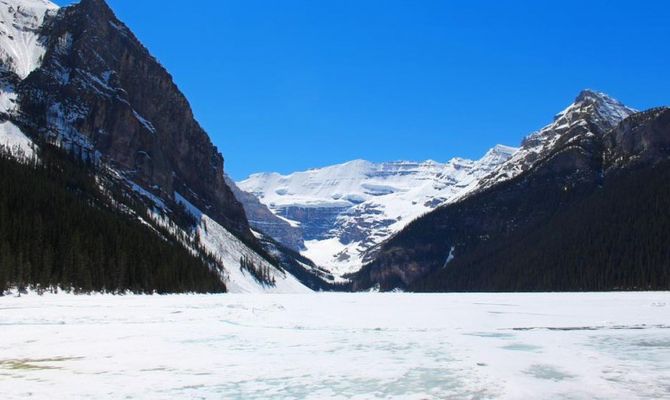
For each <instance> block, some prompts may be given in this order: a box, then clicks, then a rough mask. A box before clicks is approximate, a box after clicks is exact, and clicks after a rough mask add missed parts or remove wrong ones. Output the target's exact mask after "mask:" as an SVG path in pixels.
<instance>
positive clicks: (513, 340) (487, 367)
mask: <svg viewBox="0 0 670 400" xmlns="http://www.w3.org/2000/svg"><path fill="white" fill-rule="evenodd" d="M669 311H670V294H669V293H602V294H446V295H416V294H370V293H368V294H308V295H261V296H258V295H217V296H166V297H137V296H121V297H111V296H81V297H75V296H70V295H62V294H61V295H56V296H54V295H47V296H45V297H38V296H36V295H29V296H23V297H20V298H17V297H4V298H0V393H2V394H3V398H4V399H13V398H28V397H29V396H32V398H43V399H47V398H48V399H52V398H67V399H73V398H88V399H100V398H113V399H116V398H143V399H178V398H179V399H182V398H198V399H200V398H205V399H350V398H351V399H382V398H383V399H638V398H639V399H642V398H654V399H659V398H668V397H669V396H670V319H668V315H670V314H669Z"/></svg>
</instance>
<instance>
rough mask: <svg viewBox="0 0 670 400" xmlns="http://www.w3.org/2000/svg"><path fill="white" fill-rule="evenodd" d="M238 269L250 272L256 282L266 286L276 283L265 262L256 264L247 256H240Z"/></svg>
mask: <svg viewBox="0 0 670 400" xmlns="http://www.w3.org/2000/svg"><path fill="white" fill-rule="evenodd" d="M240 271H242V272H244V271H246V272H248V273H250V274H251V276H253V277H254V279H256V281H258V283H261V284H263V285H266V286H275V284H276V283H277V282H276V280H275V277H274V275H273V274H272V271H271V270H270V267H269V266H268V265H267V264H265V265H256V264H254V262H253V260H252V259H251V258H249V257H247V256H242V257H240Z"/></svg>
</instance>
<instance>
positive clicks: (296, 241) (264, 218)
mask: <svg viewBox="0 0 670 400" xmlns="http://www.w3.org/2000/svg"><path fill="white" fill-rule="evenodd" d="M226 183H227V184H228V186H229V187H230V188H231V189H232V191H233V194H235V197H236V198H237V200H238V201H239V202H240V203H242V205H243V206H244V211H245V213H246V215H247V219H248V220H249V224H250V225H251V227H252V228H253V229H254V230H256V231H258V232H262V233H264V234H266V235H268V236H270V237H271V238H273V239H274V240H276V241H277V242H279V243H280V244H281V245H283V246H285V247H287V248H289V249H290V250H293V251H295V252H299V251H300V250H302V249H303V248H304V247H305V242H304V241H303V233H302V229H301V228H300V227H299V226H294V225H291V224H290V223H289V222H288V221H285V220H283V219H281V218H279V217H277V216H276V215H274V214H273V213H272V211H270V209H269V208H268V207H267V206H266V205H265V204H263V203H261V202H260V201H259V200H258V199H257V198H256V196H254V195H253V194H251V193H247V192H245V191H243V190H241V189H240V188H239V187H238V186H237V185H236V184H235V182H234V181H233V180H232V179H230V178H229V177H228V176H226Z"/></svg>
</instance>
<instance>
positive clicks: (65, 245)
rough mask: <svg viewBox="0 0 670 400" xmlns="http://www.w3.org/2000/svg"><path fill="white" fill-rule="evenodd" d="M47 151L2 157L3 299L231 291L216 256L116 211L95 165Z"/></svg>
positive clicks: (0, 237)
mask: <svg viewBox="0 0 670 400" xmlns="http://www.w3.org/2000/svg"><path fill="white" fill-rule="evenodd" d="M44 147H45V149H44V150H42V151H40V157H39V162H38V161H35V160H28V159H24V160H23V162H22V163H18V162H17V161H16V160H15V158H14V157H11V156H9V154H8V152H7V151H6V149H3V150H2V151H0V294H2V293H4V292H5V291H6V290H8V289H10V288H16V287H18V288H20V289H33V290H37V291H54V290H58V289H60V290H66V291H73V292H76V293H89V292H106V293H125V292H133V293H161V294H163V293H181V292H198V293H205V292H206V293H210V292H224V291H225V290H226V288H225V284H224V283H223V282H222V280H221V270H220V267H217V265H219V264H218V263H216V262H214V261H213V260H214V259H213V257H211V256H207V255H198V256H196V255H193V252H191V251H189V250H187V249H186V248H185V247H184V246H183V245H181V244H180V243H179V242H178V241H177V240H176V239H174V238H173V237H172V236H171V234H170V233H169V232H167V231H161V228H160V227H157V226H152V227H148V226H146V225H144V224H143V223H141V222H140V221H139V220H138V217H137V215H145V214H141V210H140V212H138V213H136V215H134V216H133V215H131V214H126V213H121V212H119V211H118V210H117V209H115V208H114V207H111V206H110V204H109V203H110V200H109V199H108V198H106V197H105V196H104V195H103V194H101V193H100V191H99V189H98V187H97V183H96V179H95V174H94V173H93V171H92V169H91V165H90V164H89V163H87V162H86V161H81V160H77V158H76V157H71V156H69V155H66V154H63V153H62V152H61V151H60V150H57V149H53V148H49V147H50V146H44ZM15 155H16V154H15Z"/></svg>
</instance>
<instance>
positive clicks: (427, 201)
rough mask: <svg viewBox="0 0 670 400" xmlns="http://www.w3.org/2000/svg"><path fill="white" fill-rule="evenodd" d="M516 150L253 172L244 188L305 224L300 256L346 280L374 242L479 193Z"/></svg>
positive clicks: (501, 148) (279, 212)
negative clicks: (479, 187) (466, 195)
mask: <svg viewBox="0 0 670 400" xmlns="http://www.w3.org/2000/svg"><path fill="white" fill-rule="evenodd" d="M515 152H516V149H514V148H511V147H507V146H502V145H498V146H496V147H494V148H493V149H491V150H490V151H489V152H488V153H486V155H485V156H484V157H482V158H481V159H480V160H476V161H473V160H466V159H461V158H455V159H452V160H451V161H449V162H447V163H438V162H435V161H425V162H408V161H400V162H388V163H372V162H368V161H364V160H355V161H351V162H347V163H344V164H339V165H333V166H329V167H325V168H319V169H312V170H308V171H303V172H296V173H293V174H291V175H287V176H283V175H280V174H277V173H261V174H255V175H252V176H250V177H249V178H248V179H246V180H244V181H242V182H239V183H238V186H239V187H240V188H241V189H242V190H244V191H246V192H249V193H252V194H254V195H255V196H256V197H257V198H258V199H259V200H260V201H261V202H262V203H263V204H265V205H266V206H268V207H269V208H270V209H271V210H272V211H273V212H274V213H275V214H276V215H277V216H279V217H281V218H283V219H285V220H288V221H291V223H293V224H296V225H299V226H300V228H301V229H302V231H303V234H304V240H305V248H304V249H303V251H302V253H303V254H304V255H306V256H307V257H308V258H310V259H312V260H313V261H314V262H316V263H317V264H318V265H319V266H321V267H324V268H326V269H327V270H329V271H331V272H332V273H333V274H334V275H335V277H336V278H342V276H343V275H345V274H348V273H351V272H355V271H356V270H357V269H359V268H360V267H361V266H362V264H363V262H364V261H365V260H366V257H369V256H370V255H371V254H372V253H371V250H372V249H373V248H374V247H375V246H376V245H378V244H379V243H381V242H383V241H384V240H386V239H387V238H389V237H390V236H391V235H392V234H393V233H395V232H397V231H399V230H400V229H402V228H403V227H404V226H405V225H407V224H408V223H409V222H411V221H412V220H413V219H415V218H417V217H418V216H420V215H422V214H425V213H427V212H429V211H431V210H434V209H435V208H437V207H438V206H440V205H443V204H446V203H448V202H450V201H452V200H453V199H455V198H458V197H459V196H461V195H462V194H463V193H467V192H469V191H471V190H473V189H474V188H475V187H476V184H477V182H478V181H479V179H481V178H482V177H484V176H486V175H489V174H491V173H492V172H493V171H495V170H496V169H497V168H498V167H499V166H500V165H502V164H503V163H504V162H505V161H507V160H508V159H509V158H510V157H511V156H513V155H514V154H515Z"/></svg>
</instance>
